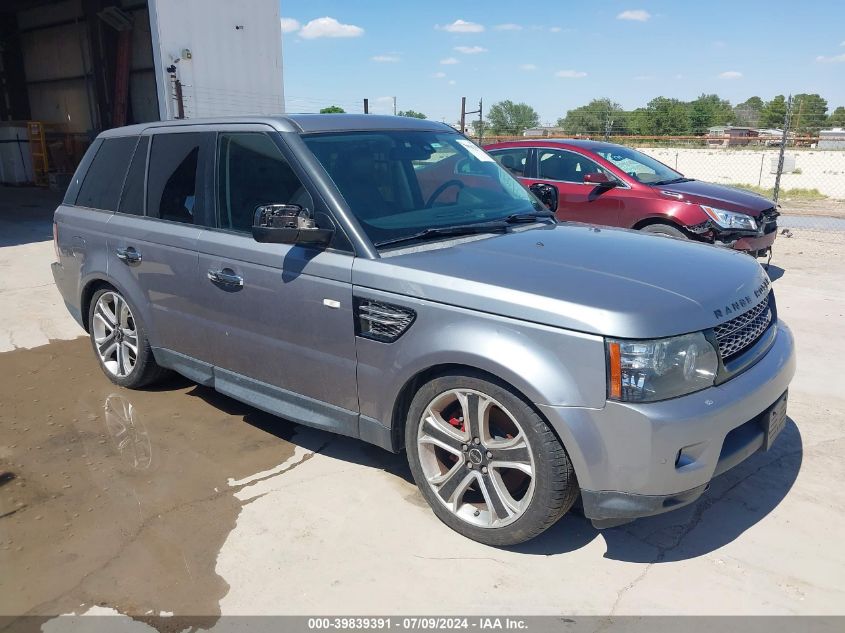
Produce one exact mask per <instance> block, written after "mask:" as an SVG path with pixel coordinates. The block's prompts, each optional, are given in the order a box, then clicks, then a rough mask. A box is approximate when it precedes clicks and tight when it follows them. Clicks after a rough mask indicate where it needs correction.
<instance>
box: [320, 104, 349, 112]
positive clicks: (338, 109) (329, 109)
mask: <svg viewBox="0 0 845 633" xmlns="http://www.w3.org/2000/svg"><path fill="white" fill-rule="evenodd" d="M345 113H346V110H344V109H343V108H341V107H340V106H336V105H333V106H329V107H327V108H320V114H345Z"/></svg>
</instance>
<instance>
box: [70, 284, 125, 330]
mask: <svg viewBox="0 0 845 633" xmlns="http://www.w3.org/2000/svg"><path fill="white" fill-rule="evenodd" d="M101 288H111V289H112V290H117V291H118V292H120V293H121V294H123V292H122V291H121V290H120V289H119V288H118V287H117V286H116V285H115V284H114V283H113V282H112V281H111V280H109V279H106V278H105V277H94V278H92V279H89V280H87V281H86V282H85V284H84V285H83V286H82V291H81V292H80V295H79V313H80V316H81V317H82V327H83V328H85V331H86V332H88V333H89V334H90V330H89V324H88V312H89V310H90V309H91V300H92V299H93V298H94V294H95V293H96V292H97V291H98V290H100V289H101Z"/></svg>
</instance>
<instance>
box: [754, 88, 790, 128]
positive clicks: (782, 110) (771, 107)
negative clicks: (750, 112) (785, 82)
mask: <svg viewBox="0 0 845 633" xmlns="http://www.w3.org/2000/svg"><path fill="white" fill-rule="evenodd" d="M785 121H786V98H785V97H784V96H783V95H778V96H776V97H775V98H774V99H772V100H771V101H769V102H768V103H766V105H764V106H763V108H762V110H760V127H768V128H782V127H783V126H784V122H785Z"/></svg>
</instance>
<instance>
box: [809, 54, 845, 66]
mask: <svg viewBox="0 0 845 633" xmlns="http://www.w3.org/2000/svg"><path fill="white" fill-rule="evenodd" d="M816 61H817V62H821V63H823V64H835V63H837V62H838V63H842V62H845V53H842V54H841V55H831V56H830V57H826V56H824V55H819V56H818V57H816Z"/></svg>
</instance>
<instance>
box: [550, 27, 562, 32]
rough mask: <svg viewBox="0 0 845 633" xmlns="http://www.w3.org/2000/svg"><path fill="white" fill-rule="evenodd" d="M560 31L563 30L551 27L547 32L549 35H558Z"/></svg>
mask: <svg viewBox="0 0 845 633" xmlns="http://www.w3.org/2000/svg"><path fill="white" fill-rule="evenodd" d="M562 30H563V29H562V28H560V27H559V26H553V27H551V28H550V29H549V31H550V32H551V33H560V32H561V31H562Z"/></svg>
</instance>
